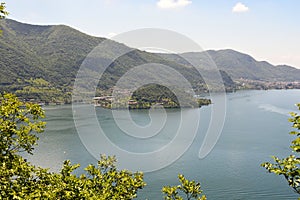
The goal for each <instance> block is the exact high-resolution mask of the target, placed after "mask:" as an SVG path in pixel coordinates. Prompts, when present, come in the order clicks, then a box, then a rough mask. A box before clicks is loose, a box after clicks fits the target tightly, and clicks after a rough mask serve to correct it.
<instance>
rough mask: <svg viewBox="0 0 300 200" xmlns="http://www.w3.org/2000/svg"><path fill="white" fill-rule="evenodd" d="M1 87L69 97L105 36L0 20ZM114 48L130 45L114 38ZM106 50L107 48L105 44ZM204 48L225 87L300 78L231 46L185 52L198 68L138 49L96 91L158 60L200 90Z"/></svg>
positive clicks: (26, 95) (118, 63)
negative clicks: (244, 81)
mask: <svg viewBox="0 0 300 200" xmlns="http://www.w3.org/2000/svg"><path fill="white" fill-rule="evenodd" d="M0 29H2V30H3V34H2V36H1V37H0V53H1V60H0V72H1V73H0V91H1V92H3V91H10V92H17V93H18V94H19V95H20V96H23V97H24V98H31V97H33V98H37V99H41V100H45V99H46V100H47V101H60V102H61V101H63V102H68V101H69V100H70V95H71V92H72V86H73V83H74V80H75V78H76V74H77V71H78V69H79V67H80V65H81V63H82V61H83V60H84V59H85V57H86V56H87V55H88V53H89V52H90V51H91V50H92V49H94V48H95V47H96V46H97V45H98V44H99V43H101V42H102V41H104V40H105V38H100V37H93V36H89V35H86V34H84V33H81V32H79V31H77V30H75V29H73V28H71V27H68V26H65V25H46V26H39V25H31V24H24V23H20V22H17V21H14V20H10V19H6V20H0ZM115 45H116V46H117V47H119V48H129V47H126V46H125V45H123V44H119V43H117V42H116V43H115ZM108 51H109V49H108ZM205 54H209V55H210V56H211V58H212V59H213V60H214V61H215V63H216V65H217V66H218V68H219V69H220V73H221V75H222V78H223V81H224V83H225V86H226V88H227V89H234V88H235V87H236V84H235V82H234V81H235V80H238V79H240V78H244V79H249V80H261V81H273V82H275V81H300V70H299V69H296V68H293V67H290V66H273V65H271V64H269V63H267V62H264V61H263V62H258V61H256V60H255V59H254V58H252V57H251V56H249V55H246V54H242V53H239V52H237V51H234V50H220V51H213V50H209V51H206V52H196V53H184V54H182V55H184V57H189V59H191V60H195V61H196V63H198V64H199V66H197V67H199V68H200V69H201V71H200V72H201V74H199V72H198V71H197V70H195V68H192V67H191V65H190V63H188V62H187V61H185V60H183V59H182V58H181V57H180V55H172V54H155V53H149V52H144V51H140V50H134V49H133V50H132V51H131V52H130V53H128V54H126V55H124V56H122V57H120V58H118V59H117V60H116V61H115V62H114V63H112V64H111V66H110V68H109V69H108V70H107V72H106V74H105V76H103V78H102V80H101V81H100V82H101V84H100V85H99V87H100V88H101V91H104V90H108V89H109V88H111V87H112V86H114V83H115V82H116V81H117V80H118V79H119V78H120V77H121V76H122V74H123V73H125V72H126V71H128V70H129V69H131V68H132V67H134V66H137V65H141V64H144V63H161V64H165V65H167V66H171V67H172V68H174V69H176V70H178V71H179V72H180V73H181V74H182V75H183V76H184V77H185V78H186V79H187V80H189V81H190V82H191V84H192V85H193V88H194V89H195V90H199V91H200V92H201V91H204V90H205V88H204V87H205V86H204V85H205V84H204V81H203V79H202V77H201V75H203V74H204V75H205V76H207V77H208V78H210V79H214V78H215V75H214V73H213V72H212V71H211V66H210V64H209V62H207V60H206V58H207V57H206V56H205Z"/></svg>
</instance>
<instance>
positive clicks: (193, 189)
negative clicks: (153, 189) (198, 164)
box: [162, 174, 206, 200]
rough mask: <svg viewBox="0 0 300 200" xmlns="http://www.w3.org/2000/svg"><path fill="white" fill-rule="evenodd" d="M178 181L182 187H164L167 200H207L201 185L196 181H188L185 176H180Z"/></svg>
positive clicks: (163, 190)
mask: <svg viewBox="0 0 300 200" xmlns="http://www.w3.org/2000/svg"><path fill="white" fill-rule="evenodd" d="M178 179H179V181H180V183H181V184H180V185H177V186H164V187H163V188H162V192H163V193H164V194H165V195H166V196H164V199H165V200H183V199H184V198H186V199H187V200H191V199H197V200H206V196H205V195H202V196H200V195H201V194H202V190H201V185H200V183H196V182H195V181H189V180H187V179H186V178H185V177H184V176H183V175H181V174H179V175H178Z"/></svg>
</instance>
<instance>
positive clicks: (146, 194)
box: [29, 90, 300, 200]
mask: <svg viewBox="0 0 300 200" xmlns="http://www.w3.org/2000/svg"><path fill="white" fill-rule="evenodd" d="M226 99H227V101H226V105H227V109H226V118H225V123H224V127H223V129H222V133H221V135H220V138H219V139H218V140H217V143H216V145H215V146H214V148H213V149H212V151H211V152H210V153H209V154H208V155H207V156H206V157H205V158H203V159H199V158H198V154H199V148H200V146H201V144H202V143H203V140H204V137H205V133H206V131H207V129H208V124H209V121H210V116H211V114H210V113H211V107H212V106H207V107H202V108H200V109H187V110H184V111H183V114H182V113H181V114H180V110H167V111H166V113H165V114H166V116H167V121H166V123H165V126H164V127H163V129H162V130H161V132H160V133H159V134H157V135H154V136H151V137H149V138H146V139H145V138H139V139H138V140H137V141H138V142H137V141H136V140H135V138H132V136H130V135H127V134H124V133H123V132H122V130H121V129H120V128H118V126H117V125H116V123H115V121H114V117H113V115H112V113H111V112H110V111H109V110H104V109H102V108H95V109H96V114H97V120H98V121H99V124H100V125H101V127H102V129H103V130H104V131H105V133H109V134H107V138H108V139H110V140H111V141H112V142H113V143H115V144H116V145H117V146H119V147H120V148H123V149H126V150H128V151H131V152H138V153H144V152H149V151H155V150H156V149H159V148H161V147H163V146H164V145H167V144H169V142H170V140H172V138H174V137H175V135H176V134H175V132H176V130H177V129H178V120H181V119H182V118H184V119H186V120H187V121H188V120H191V121H192V120H193V119H189V118H192V116H193V114H194V113H195V112H198V113H200V119H201V120H200V122H199V127H198V129H197V134H196V135H195V138H194V140H193V141H192V143H191V145H190V147H189V148H188V149H187V151H185V153H184V154H183V155H182V156H180V157H179V159H178V160H176V161H175V162H174V163H172V164H171V165H168V166H166V167H164V168H162V169H160V170H157V171H153V172H148V173H145V181H146V182H147V186H146V187H145V188H144V189H143V190H141V191H140V192H139V194H138V199H163V198H162V194H161V192H160V191H161V188H162V186H163V185H177V184H178V181H177V174H178V173H182V174H184V175H185V177H186V178H188V179H194V180H196V181H199V182H201V186H202V189H203V191H204V194H205V195H207V198H208V199H213V200H218V199H247V200H248V199H264V200H266V199H296V198H297V197H298V196H297V195H296V194H295V193H294V192H293V191H292V189H291V188H290V187H289V186H288V185H287V183H286V181H285V180H284V178H283V177H281V176H276V175H274V174H269V173H266V170H265V169H264V168H262V167H260V164H261V163H262V162H265V161H272V160H271V158H270V156H271V155H276V156H279V157H283V156H287V155H289V154H290V153H291V151H290V149H289V146H290V141H291V140H292V139H293V137H292V136H290V135H289V134H288V132H289V131H290V130H291V124H290V123H289V122H288V118H289V114H288V113H289V112H290V111H294V112H297V109H296V106H295V103H297V102H300V90H269V91H239V92H236V93H230V94H227V97H226ZM214 103H217V102H214ZM93 109H94V108H93ZM45 110H46V119H45V121H46V122H47V128H46V131H45V133H43V134H41V135H40V140H39V146H38V147H37V148H36V150H35V152H34V155H33V156H31V157H30V158H29V160H30V161H31V162H33V163H34V164H37V165H40V166H43V167H47V168H50V169H51V170H53V171H58V170H59V169H60V167H61V166H62V163H63V161H64V160H66V159H70V160H71V161H72V163H74V164H75V163H81V165H82V168H83V167H85V166H87V165H88V164H89V163H93V164H95V163H96V159H95V158H94V157H93V156H92V155H91V154H90V153H89V152H88V151H87V149H86V148H85V146H84V145H83V143H82V142H81V140H80V137H82V136H80V137H79V135H78V133H77V130H76V128H75V125H74V120H73V115H72V107H71V106H69V105H63V106H53V107H51V106H49V107H45ZM122 112H124V111H120V113H121V114H122ZM152 112H153V113H152V114H153V116H157V117H158V119H159V117H160V115H161V114H160V113H161V111H160V110H158V109H157V110H153V111H152ZM130 115H131V117H132V119H133V120H134V122H135V123H136V124H138V125H140V126H147V124H149V123H150V122H151V120H152V121H153V119H151V118H150V117H149V112H148V111H147V110H133V111H130ZM162 115H163V114H162ZM120 116H122V115H120ZM120 116H119V117H120ZM80 120H81V121H80V122H81V123H82V124H86V126H85V129H91V130H90V131H91V132H92V131H93V130H94V127H93V126H89V122H90V119H89V115H87V116H86V118H82V119H80ZM122 120H123V122H124V124H125V126H126V124H127V121H126V118H124V119H121V121H122ZM158 121H159V120H158ZM186 131H187V132H188V131H189V129H188V128H187V130H186ZM100 143H101V142H100ZM177 145H178V144H177ZM178 148H180V145H179V146H178ZM175 149H176V148H175ZM104 151H105V150H104ZM102 153H106V152H102ZM170 156H172V155H170ZM152 159H153V163H158V164H160V163H161V160H156V159H155V157H153V158H152ZM123 160H124V158H123ZM136 162H139V161H136ZM82 168H80V169H79V170H77V172H78V173H80V172H82Z"/></svg>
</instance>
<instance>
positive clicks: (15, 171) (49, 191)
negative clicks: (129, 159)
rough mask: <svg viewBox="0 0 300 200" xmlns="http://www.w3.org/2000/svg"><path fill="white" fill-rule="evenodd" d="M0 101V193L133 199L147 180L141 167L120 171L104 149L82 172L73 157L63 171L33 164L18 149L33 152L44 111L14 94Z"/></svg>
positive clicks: (3, 195) (3, 196)
mask: <svg viewBox="0 0 300 200" xmlns="http://www.w3.org/2000/svg"><path fill="white" fill-rule="evenodd" d="M0 101H1V103H0V153H1V155H0V199H64V200H65V199H103V200H104V199H133V198H135V197H136V196H137V191H138V190H139V189H142V188H143V187H144V186H145V182H144V181H143V173H141V172H136V173H132V172H130V171H127V170H121V171H119V170H117V168H116V166H115V162H116V159H115V157H106V156H104V155H102V156H101V159H100V160H99V161H98V165H97V166H94V165H89V166H88V167H86V168H85V171H86V174H82V175H80V176H76V175H74V174H72V172H73V171H74V170H75V169H77V168H78V167H79V166H80V165H79V164H77V165H71V163H70V161H65V162H64V165H63V167H62V170H61V171H60V172H59V173H52V172H49V171H48V169H43V168H39V167H35V166H33V165H32V164H30V163H29V162H28V161H27V160H26V159H24V158H23V157H22V156H21V155H20V152H27V153H29V154H31V153H32V151H33V145H35V144H36V141H37V139H38V137H37V135H36V133H41V132H43V130H44V128H45V123H44V122H42V121H40V118H42V117H44V111H43V110H42V109H41V107H40V106H38V105H36V104H31V103H22V102H21V101H19V100H18V98H17V97H16V96H15V95H12V94H3V95H2V96H1V99H0Z"/></svg>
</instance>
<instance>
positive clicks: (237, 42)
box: [3, 0, 300, 68]
mask: <svg viewBox="0 0 300 200" xmlns="http://www.w3.org/2000/svg"><path fill="white" fill-rule="evenodd" d="M3 1H4V0H3ZM6 3H7V10H9V12H10V16H9V17H10V18H12V19H15V20H18V21H21V22H27V23H33V24H66V25H69V26H72V27H74V28H76V29H79V30H80V31H83V32H85V33H88V34H90V35H95V36H102V37H103V36H104V37H110V36H112V35H114V34H118V33H122V32H126V31H131V30H134V29H139V28H164V29H169V30H173V31H176V32H178V33H181V34H184V35H186V36H188V37H189V38H191V39H193V40H194V41H196V42H197V43H198V44H199V45H200V46H202V48H204V49H206V50H207V49H227V48H230V49H234V50H237V51H241V52H244V53H247V54H250V55H252V56H253V57H254V58H256V59H257V60H267V61H269V62H271V63H272V64H289V65H292V66H294V67H298V68H300V0H241V1H239V0H197V1H196V0H143V1H141V0H139V1H138V0H88V1H77V0H60V1H57V0H26V1H25V0H6Z"/></svg>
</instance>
